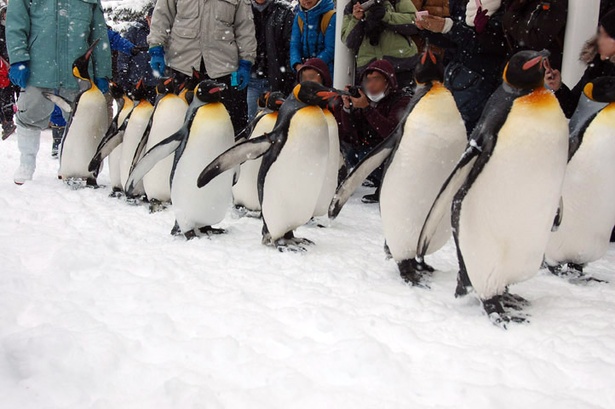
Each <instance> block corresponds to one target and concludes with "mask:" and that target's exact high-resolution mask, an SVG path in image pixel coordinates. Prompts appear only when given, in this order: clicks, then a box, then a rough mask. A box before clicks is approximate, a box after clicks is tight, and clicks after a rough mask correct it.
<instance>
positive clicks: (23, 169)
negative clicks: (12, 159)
mask: <svg viewBox="0 0 615 409" xmlns="http://www.w3.org/2000/svg"><path fill="white" fill-rule="evenodd" d="M16 133H17V146H18V147H19V152H20V153H21V158H20V163H19V168H17V171H15V175H14V176H13V181H14V182H15V184H17V185H23V184H24V183H25V182H26V181H27V180H32V175H33V174H34V169H36V154H37V153H38V148H39V146H40V143H41V131H40V129H28V128H24V127H22V126H19V125H18V126H17V132H16Z"/></svg>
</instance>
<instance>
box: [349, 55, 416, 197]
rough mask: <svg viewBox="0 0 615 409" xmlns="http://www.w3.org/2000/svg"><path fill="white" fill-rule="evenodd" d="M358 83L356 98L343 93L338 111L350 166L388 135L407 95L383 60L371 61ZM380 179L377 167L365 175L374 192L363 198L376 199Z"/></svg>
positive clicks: (401, 110) (397, 118) (406, 103)
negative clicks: (368, 174) (372, 185)
mask: <svg viewBox="0 0 615 409" xmlns="http://www.w3.org/2000/svg"><path fill="white" fill-rule="evenodd" d="M361 84H362V86H361V88H360V89H358V90H357V91H358V96H357V98H354V97H348V96H344V97H343V103H344V105H343V109H342V111H341V112H340V113H339V115H340V118H339V122H340V124H341V127H340V139H341V141H342V151H343V152H344V157H345V159H346V162H347V164H348V165H349V166H350V167H351V168H352V167H354V166H356V164H357V163H359V161H360V160H361V159H363V158H364V157H365V156H366V155H367V154H368V153H369V152H370V151H371V150H372V149H374V147H376V145H378V144H379V143H380V142H382V141H383V140H385V139H386V138H388V137H389V136H390V135H391V133H392V132H393V130H394V129H395V127H396V126H397V125H398V124H399V122H400V121H401V120H402V118H403V115H404V112H405V110H406V107H407V106H408V103H410V95H407V94H405V93H404V92H402V91H400V90H399V89H398V86H397V79H396V77H395V69H394V68H393V66H392V65H391V63H390V62H388V61H386V60H377V61H374V62H373V63H371V64H370V65H369V66H368V67H367V68H366V69H365V71H364V72H363V75H362V76H361ZM349 88H350V87H347V89H349ZM381 179H382V169H381V168H379V169H377V170H376V171H374V173H373V174H372V175H371V176H370V177H369V180H370V181H371V182H372V183H373V184H374V186H375V187H376V188H377V189H376V192H375V193H374V194H371V195H366V196H364V197H363V202H365V203H376V202H378V196H379V193H380V182H381Z"/></svg>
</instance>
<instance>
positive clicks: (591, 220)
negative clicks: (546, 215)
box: [545, 77, 615, 282]
mask: <svg viewBox="0 0 615 409" xmlns="http://www.w3.org/2000/svg"><path fill="white" fill-rule="evenodd" d="M584 94H585V96H586V97H587V98H589V99H590V100H592V101H595V102H597V103H606V104H607V105H606V106H603V107H602V108H601V109H600V110H598V111H597V112H594V113H593V115H591V116H590V117H588V118H585V120H584V121H582V122H581V123H579V124H578V126H577V127H576V130H573V131H572V133H571V135H570V148H569V154H568V155H569V157H570V159H569V161H568V167H567V170H566V177H565V179H564V187H563V189H562V200H563V203H564V209H563V214H562V222H561V224H560V226H559V228H558V229H557V231H554V232H553V233H551V238H550V240H549V244H548V246H547V250H546V252H545V262H546V264H547V267H548V268H549V270H550V271H551V272H552V273H553V274H556V275H559V276H562V277H566V278H570V279H572V280H573V282H576V281H590V280H591V281H600V280H597V279H595V278H590V277H585V276H584V275H583V267H584V266H585V265H586V264H587V263H590V262H592V261H595V260H598V259H599V258H601V257H603V256H604V254H605V253H606V251H607V249H608V246H609V238H610V236H611V229H612V226H614V225H615V207H614V206H613V203H615V177H614V176H615V77H601V78H598V79H595V80H593V81H591V82H589V83H588V84H587V85H586V86H585V89H584Z"/></svg>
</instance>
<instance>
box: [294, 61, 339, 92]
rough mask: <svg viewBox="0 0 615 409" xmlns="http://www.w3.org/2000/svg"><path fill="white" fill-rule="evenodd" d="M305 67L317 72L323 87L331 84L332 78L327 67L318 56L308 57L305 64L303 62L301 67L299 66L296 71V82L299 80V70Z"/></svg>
mask: <svg viewBox="0 0 615 409" xmlns="http://www.w3.org/2000/svg"><path fill="white" fill-rule="evenodd" d="M305 69H312V70H314V71H316V72H317V73H319V74H320V77H321V78H322V85H324V86H325V87H332V86H333V80H332V79H331V73H330V72H329V67H327V64H325V62H324V61H323V60H321V59H320V58H310V59H309V60H307V61H306V62H305V64H303V67H301V69H300V70H299V71H298V72H297V82H299V79H300V77H301V72H302V71H303V70H305Z"/></svg>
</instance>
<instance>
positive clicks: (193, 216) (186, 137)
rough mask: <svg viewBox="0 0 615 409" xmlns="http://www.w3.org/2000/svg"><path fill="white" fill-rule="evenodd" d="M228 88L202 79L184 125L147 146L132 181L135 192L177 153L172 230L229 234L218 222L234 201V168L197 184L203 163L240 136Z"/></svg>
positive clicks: (189, 233)
mask: <svg viewBox="0 0 615 409" xmlns="http://www.w3.org/2000/svg"><path fill="white" fill-rule="evenodd" d="M224 87H225V85H224V84H218V83H216V82H214V81H211V80H205V81H202V82H201V83H199V85H198V86H197V87H196V89H195V90H194V98H193V99H192V103H191V105H190V107H189V108H188V112H187V114H186V117H185V121H184V124H183V126H182V127H181V129H180V130H179V131H177V132H175V133H174V134H172V135H171V136H169V137H167V138H166V139H163V140H162V141H160V142H159V143H158V144H156V145H154V146H153V147H152V148H151V149H150V150H149V151H147V153H146V154H145V155H144V156H143V158H141V160H140V161H139V162H138V163H137V164H136V166H135V167H134V169H133V171H132V173H131V174H130V178H129V179H128V181H127V184H126V192H127V193H130V192H131V191H132V190H133V189H134V188H135V186H136V184H137V183H138V182H139V181H140V180H141V179H142V178H143V177H144V176H145V175H146V174H147V173H148V172H149V171H150V170H151V169H152V168H153V167H154V166H155V165H156V164H157V163H159V162H160V161H161V160H163V159H164V158H166V157H167V156H169V155H171V154H172V153H175V156H174V158H173V168H172V170H171V175H170V181H171V201H172V203H173V211H174V213H175V219H176V226H175V227H174V228H173V231H172V233H174V234H175V233H177V234H179V233H180V232H181V233H183V234H184V236H185V237H186V238H187V239H191V238H194V237H197V236H201V235H208V236H209V235H212V234H221V233H224V230H222V229H216V228H213V227H212V225H214V224H217V223H219V222H221V221H222V219H223V218H224V216H225V214H226V211H227V210H228V208H229V205H230V204H231V201H232V195H231V186H232V182H233V171H228V172H225V174H223V175H221V176H220V177H219V178H218V179H217V180H216V181H215V183H212V184H211V185H209V186H207V188H205V189H198V188H197V177H198V176H199V173H200V171H201V170H202V169H203V166H205V165H206V164H207V163H209V162H210V161H211V160H213V159H214V158H215V157H216V156H218V155H219V154H220V153H222V152H224V151H225V150H227V149H228V148H230V147H231V146H233V142H234V139H235V137H234V133H233V124H232V122H231V118H230V116H229V114H228V112H227V111H226V108H224V105H222V103H221V102H220V98H221V96H220V93H221V91H222V90H223V89H224Z"/></svg>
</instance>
